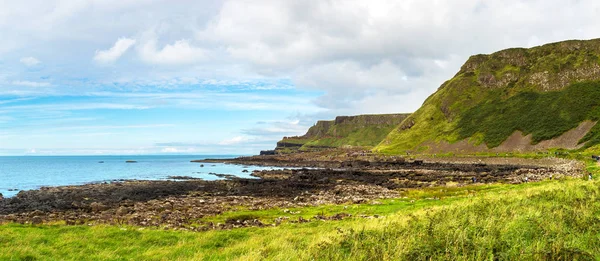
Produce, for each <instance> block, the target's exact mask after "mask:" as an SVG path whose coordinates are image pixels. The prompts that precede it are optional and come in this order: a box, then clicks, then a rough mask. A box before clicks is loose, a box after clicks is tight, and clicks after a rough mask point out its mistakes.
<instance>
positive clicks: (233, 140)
mask: <svg viewBox="0 0 600 261" xmlns="http://www.w3.org/2000/svg"><path fill="white" fill-rule="evenodd" d="M245 141H248V138H247V137H244V136H236V137H233V138H231V139H225V140H222V141H221V142H219V145H235V144H239V143H242V142H245Z"/></svg>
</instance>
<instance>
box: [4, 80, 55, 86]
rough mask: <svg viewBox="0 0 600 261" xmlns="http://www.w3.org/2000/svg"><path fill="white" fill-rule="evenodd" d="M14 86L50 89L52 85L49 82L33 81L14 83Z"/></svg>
mask: <svg viewBox="0 0 600 261" xmlns="http://www.w3.org/2000/svg"><path fill="white" fill-rule="evenodd" d="M12 84H13V85H18V86H27V87H48V86H51V84H50V83H47V82H33V81H13V82H12Z"/></svg>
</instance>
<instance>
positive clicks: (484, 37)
mask: <svg viewBox="0 0 600 261" xmlns="http://www.w3.org/2000/svg"><path fill="white" fill-rule="evenodd" d="M0 6H1V7H2V8H0V36H2V37H1V38H2V40H1V41H0V155H79V154H156V153H163V154H164V153H191V154H215V153H217V154H224V153H234V154H252V153H257V152H258V151H259V150H261V149H270V148H273V147H274V146H275V142H276V141H277V140H278V139H279V138H280V137H282V136H286V135H288V136H289V135H297V134H302V133H304V132H305V131H306V129H307V128H308V127H309V126H311V125H312V124H313V122H314V121H316V120H317V119H332V118H333V117H334V116H335V115H353V114H365V113H394V112H412V111H414V110H415V109H417V108H418V107H419V105H420V104H421V103H422V102H423V101H424V99H425V98H426V97H427V96H428V95H430V94H431V93H433V92H434V91H435V90H436V89H437V88H438V86H439V85H440V84H441V83H442V82H443V81H444V80H446V79H448V78H450V77H451V76H452V75H454V74H455V73H456V72H457V71H458V69H459V68H460V66H461V65H462V63H463V62H464V61H465V60H466V59H467V58H468V57H469V56H470V55H472V54H477V53H490V52H494V51H497V50H500V49H503V48H509V47H531V46H536V45H540V44H543V43H547V42H554V41H561V40H566V39H590V38H597V37H600V33H599V31H598V28H600V2H599V1H595V0H505V1H487V0H455V1H451V0H447V1H444V0H402V1H398V0H396V1H386V0H376V1H373V0H368V1H354V0H340V1H330V0H298V1H292V0H290V1H285V0H272V1H267V0H254V1H243V0H236V1H213V0H205V1H198V0H196V1H185V0H179V1H177V0H170V1H166V0H165V1H158V0H157V1H150V0H138V1H129V0H63V1H54V0H39V1H35V0H23V1H9V0H0Z"/></svg>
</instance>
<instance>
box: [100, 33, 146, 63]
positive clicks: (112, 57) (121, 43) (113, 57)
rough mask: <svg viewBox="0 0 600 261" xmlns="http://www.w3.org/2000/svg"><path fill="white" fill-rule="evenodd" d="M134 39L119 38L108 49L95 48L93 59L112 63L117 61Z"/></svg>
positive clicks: (132, 43)
mask: <svg viewBox="0 0 600 261" xmlns="http://www.w3.org/2000/svg"><path fill="white" fill-rule="evenodd" d="M135 42H136V40H135V39H130V38H125V37H122V38H119V39H118V40H117V42H115V44H114V45H113V46H112V47H111V48H110V49H108V50H103V51H100V50H96V55H94V61H96V62H99V63H113V62H115V61H117V60H118V59H119V58H120V57H121V56H122V55H123V54H124V53H125V52H126V51H127V50H128V49H129V48H130V47H131V46H133V45H134V44H135Z"/></svg>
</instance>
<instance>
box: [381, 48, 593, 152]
mask: <svg viewBox="0 0 600 261" xmlns="http://www.w3.org/2000/svg"><path fill="white" fill-rule="evenodd" d="M599 90H600V39H594V40H587V41H565V42H559V43H552V44H547V45H543V46H539V47H534V48H530V49H525V48H513V49H507V50H502V51H499V52H496V53H493V54H488V55H475V56H472V57H470V58H469V59H468V60H467V62H466V63H465V64H464V65H463V66H462V67H461V69H460V71H459V72H458V73H457V74H456V75H455V76H454V77H453V78H452V79H450V80H448V81H446V82H445V83H443V84H442V85H441V86H440V88H439V89H438V90H437V91H436V92H435V93H434V94H432V95H431V96H430V97H429V98H427V100H426V101H425V102H424V103H423V105H422V107H421V108H419V109H418V110H417V111H416V112H415V113H413V114H412V115H411V116H410V117H408V118H407V119H406V120H405V121H403V122H402V123H401V124H399V125H398V126H397V127H396V128H395V129H394V130H393V131H392V132H390V134H389V135H388V136H387V137H386V138H385V139H384V140H383V141H382V142H381V143H380V144H379V145H378V146H377V147H376V148H375V150H376V151H379V152H382V153H392V154H394V153H405V152H457V153H461V152H483V151H490V152H491V151H497V150H498V149H497V148H499V147H501V148H503V149H502V151H512V150H517V151H531V150H546V149H550V148H553V147H551V146H556V148H563V146H561V145H560V144H571V146H569V147H568V148H567V149H582V150H583V149H595V148H596V147H597V144H600V127H598V126H600V125H596V124H595V123H596V122H597V121H598V120H599V119H600V91H599ZM574 129H578V130H580V131H577V132H575V133H577V135H571V134H568V135H566V136H565V133H567V132H569V131H570V130H574ZM517 132H520V133H518V134H519V135H516V133H517ZM515 137H524V139H528V141H527V143H528V144H529V145H536V144H538V143H541V142H543V141H550V140H553V139H561V141H562V142H546V143H543V144H555V145H548V146H545V147H544V146H524V145H523V144H524V141H518V142H516V143H518V144H521V145H522V146H520V147H519V148H521V149H517V148H516V147H511V146H510V144H506V143H505V142H506V141H507V140H509V138H511V139H510V141H512V142H515ZM525 137H526V138H525ZM565 137H566V138H565ZM564 139H568V140H564ZM453 144H457V145H455V146H453ZM573 144H575V145H573ZM549 146H550V147H549ZM523 148H525V149H523Z"/></svg>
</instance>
